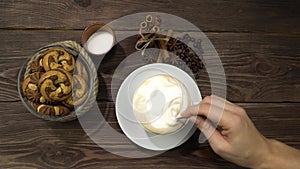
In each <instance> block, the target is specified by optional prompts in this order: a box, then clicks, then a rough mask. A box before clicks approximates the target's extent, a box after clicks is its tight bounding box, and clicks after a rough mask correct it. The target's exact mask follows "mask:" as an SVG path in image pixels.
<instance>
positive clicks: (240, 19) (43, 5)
mask: <svg viewBox="0 0 300 169" xmlns="http://www.w3.org/2000/svg"><path fill="white" fill-rule="evenodd" d="M299 5H300V3H299V2H298V1H295V0H279V1H276V2H274V1H272V0H265V1H259V0H247V1H241V0H234V1H231V2H228V1H219V0H202V1H177V0H168V1H162V0H154V1H138V0H126V1H110V0H101V1H91V0H74V1H72V0H68V1H59V0H53V1H49V0H43V1H39V0H33V1H29V2H25V1H22V0H7V1H1V2H0V16H1V18H0V28H21V29H23V28H34V29H35V28H39V29H45V28H49V29H83V28H84V27H85V26H87V25H89V24H91V23H93V22H104V23H108V22H111V21H112V20H114V19H117V18H119V17H122V16H125V15H128V14H133V13H137V12H145V11H158V12H164V13H169V14H173V15H177V16H179V17H182V18H185V19H187V20H189V21H190V22H192V23H193V24H195V25H196V26H197V27H199V28H201V29H202V30H204V31H222V32H224V31H225V32H228V31H229V32H284V33H299V28H300V24H299V16H300V14H299V12H298V8H299ZM131 24H134V23H130V22H129V23H128V25H131ZM121 25H124V24H121ZM125 25H126V24H125ZM126 28H127V27H126V26H123V27H120V29H121V30H122V29H126Z"/></svg>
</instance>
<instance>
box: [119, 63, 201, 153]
mask: <svg viewBox="0 0 300 169" xmlns="http://www.w3.org/2000/svg"><path fill="white" fill-rule="evenodd" d="M160 74H167V75H170V76H173V77H175V78H176V79H177V80H179V81H180V82H182V83H183V84H184V85H185V87H186V88H187V90H188V92H189V94H190V97H191V101H192V103H198V102H200V101H201V100H202V97H201V94H200V91H199V89H198V86H197V84H196V83H195V81H194V80H193V79H192V78H191V77H190V76H189V75H188V74H187V73H186V72H184V71H183V70H181V69H179V68H177V67H175V66H172V65H169V64H162V63H154V64H149V65H146V66H142V67H140V68H138V69H136V70H135V71H133V72H132V73H131V74H130V75H129V76H127V78H126V79H125V80H124V81H123V83H122V85H121V86H120V88H119V91H118V94H117V97H116V116H117V120H118V122H119V125H120V127H121V129H122V131H123V132H124V133H125V135H126V136H127V137H128V138H129V139H130V140H131V141H132V142H134V143H135V144H137V145H139V146H141V147H143V148H146V149H149V150H157V151H163V150H169V149H172V148H175V147H177V146H179V145H181V144H183V143H184V142H185V141H186V140H187V139H189V138H190V137H191V136H192V135H193V133H194V132H195V130H196V127H195V126H194V125H193V123H191V122H190V121H187V122H186V123H185V125H184V126H183V127H182V128H181V129H179V130H178V131H176V132H173V133H170V134H165V135H157V134H154V133H151V132H149V131H147V130H146V129H144V127H143V126H142V125H141V124H140V123H139V122H138V121H137V120H136V118H135V116H134V113H133V108H132V100H133V95H134V92H135V90H136V89H137V88H138V87H139V85H140V84H141V83H142V82H143V81H144V80H146V79H148V78H149V77H152V76H155V75H160Z"/></svg>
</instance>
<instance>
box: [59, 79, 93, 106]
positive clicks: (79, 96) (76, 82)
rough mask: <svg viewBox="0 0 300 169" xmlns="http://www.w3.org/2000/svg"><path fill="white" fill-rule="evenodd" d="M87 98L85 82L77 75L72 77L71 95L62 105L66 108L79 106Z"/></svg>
mask: <svg viewBox="0 0 300 169" xmlns="http://www.w3.org/2000/svg"><path fill="white" fill-rule="evenodd" d="M87 96H88V89H87V83H86V81H85V80H84V79H83V78H82V77H81V76H79V75H74V76H73V93H72V95H71V96H69V97H68V98H67V99H66V100H64V101H63V102H62V103H63V104H64V105H66V106H68V107H73V106H79V105H81V104H82V103H83V102H84V101H85V100H86V98H87Z"/></svg>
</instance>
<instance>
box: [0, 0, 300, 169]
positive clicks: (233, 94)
mask: <svg viewBox="0 0 300 169" xmlns="http://www.w3.org/2000/svg"><path fill="white" fill-rule="evenodd" d="M299 7H300V3H299V1H296V0H278V1H274V0H264V1H261V0H231V1H225V0H222V1H221V0H201V1H197V0H191V1H179V0H167V1H164V0H151V1H144V0H123V1H120V0H118V1H111V0H97V1H96V0H66V1H59V0H51V1H50V0H41V1H40V0H31V1H22V0H0V16H1V17H0V38H1V41H0V46H1V48H0V107H1V108H0V168H5V169H6V168H47V169H48V168H53V169H58V168H107V169H111V168H124V169H125V168H150V169H151V168H153V169H154V168H161V169H169V168H182V169H185V168H192V169H196V168H197V169H198V168H200V169H239V168H242V167H239V166H236V165H234V164H232V163H229V162H227V161H225V160H223V159H222V158H220V157H219V156H218V155H216V154H215V153H214V152H213V151H212V149H211V148H210V147H209V145H208V143H203V144H199V143H198V141H197V139H198V136H199V134H200V132H199V131H196V132H195V134H194V135H193V136H192V137H191V138H190V139H189V140H188V141H187V142H186V143H184V144H183V145H181V146H179V147H177V148H175V149H172V150H170V151H167V152H164V153H162V154H160V155H158V156H155V157H151V158H142V159H129V158H125V157H120V156H117V155H115V154H112V153H110V152H108V151H106V150H104V149H103V147H102V148H101V147H99V146H98V145H97V144H96V143H94V142H93V141H92V140H91V138H89V136H88V135H87V134H86V133H85V131H84V130H83V129H82V127H81V125H80V122H79V121H78V120H75V121H72V122H68V123H52V122H47V121H44V120H41V119H38V118H36V117H35V116H33V115H31V114H30V113H29V112H28V111H27V110H26V108H25V107H24V106H23V105H22V103H21V101H20V98H19V96H18V93H17V74H18V71H19V69H20V68H21V66H22V64H23V62H24V61H25V60H26V58H27V57H28V56H30V55H32V54H33V53H34V51H36V50H37V49H38V48H40V47H42V46H44V45H48V44H49V43H53V42H57V41H64V40H74V41H77V42H80V36H81V32H82V31H83V29H84V28H85V27H86V26H87V25H90V24H92V23H95V22H103V23H109V22H111V21H113V20H115V19H117V18H120V17H122V16H125V15H129V14H134V13H137V12H145V11H158V12H164V13H168V14H173V15H176V16H179V17H182V18H184V19H187V20H188V21H190V22H191V23H193V24H194V25H195V26H197V27H199V28H200V29H201V30H202V31H204V32H205V34H206V35H207V36H208V38H209V39H210V40H211V42H212V43H213V45H214V46H215V48H216V50H217V51H218V53H219V56H220V59H221V61H222V64H223V67H224V70H225V73H226V80H227V98H228V99H229V100H231V101H233V102H236V103H237V104H238V105H240V106H242V107H244V108H245V109H246V111H247V113H248V115H249V117H250V118H251V119H252V121H253V122H254V124H255V125H256V127H257V128H258V130H259V131H260V132H261V133H262V134H263V135H265V136H266V137H267V138H272V139H277V140H280V141H282V142H284V143H286V144H288V145H290V146H293V147H296V148H298V149H300V133H299V128H300V114H299V110H300V95H299V93H300V55H299V54H300V44H299V40H300V31H299V30H300V22H299V18H300V13H299V12H298V11H299ZM142 20H144V16H140V17H137V18H136V19H134V20H132V21H131V20H130V21H126V22H120V21H116V22H114V23H113V25H114V28H115V30H116V33H118V34H120V35H125V34H126V33H128V32H132V31H133V27H134V25H137V26H138V23H139V22H140V21H142ZM163 24H165V25H168V24H172V25H174V24H175V25H176V31H180V32H182V33H183V34H184V33H186V32H184V31H189V32H188V33H190V34H193V33H195V32H193V30H189V29H187V26H186V25H184V24H179V23H176V22H174V20H172V19H168V20H165V21H164V22H163ZM134 30H135V29H134ZM135 42H136V37H130V38H127V39H125V40H123V41H121V42H120V43H119V44H118V45H117V46H116V47H115V48H114V49H113V50H112V51H111V52H110V53H109V54H108V55H107V56H106V57H105V59H104V60H103V61H102V62H101V65H100V69H99V70H98V77H99V80H100V86H99V89H100V92H99V95H98V97H97V101H98V106H99V108H100V110H101V112H102V115H103V116H104V117H105V120H106V121H107V122H108V124H109V125H110V126H111V127H112V128H113V129H115V130H116V131H117V132H118V133H121V134H122V133H123V132H122V131H121V129H120V127H119V125H118V122H117V119H116V116H115V108H114V103H113V102H112V101H113V97H112V94H111V90H113V91H117V90H118V87H119V86H118V83H114V85H111V80H112V76H113V74H114V71H115V70H116V68H117V67H118V65H119V64H120V62H122V61H124V60H125V58H126V57H127V56H128V55H130V54H131V53H133V52H134V51H135V49H134V44H135ZM204 45H205V44H204ZM206 52H207V53H208V56H209V54H210V52H211V51H206ZM212 58H213V56H211V57H208V60H209V63H210V64H212V65H213V66H215V67H216V68H218V66H220V65H219V64H217V62H215V60H213V59H212ZM138 65H139V63H138V62H136V61H134V60H133V61H130V62H125V68H127V71H124V72H122V73H123V74H120V75H121V76H117V77H116V78H115V79H116V82H122V80H123V79H124V76H125V75H126V74H128V73H129V72H130V71H128V70H132V69H134V68H136V67H137V66H138ZM212 75H213V76H214V78H215V79H220V78H221V76H220V72H219V71H217V69H214V73H213V74H212ZM200 77H201V78H200V79H198V80H197V83H198V86H199V88H200V90H201V92H202V95H203V96H206V95H210V94H211V83H210V81H209V78H208V74H207V73H206V72H205V70H203V71H202V72H201V76H200ZM217 86H218V85H217ZM218 87H219V86H218ZM88 122H89V123H91V124H95V125H98V123H99V122H98V121H97V119H96V118H95V119H92V120H90V121H88ZM99 126H102V124H100V125H99ZM100 136H101V137H100V138H103V139H102V140H104V144H105V145H106V146H109V147H112V148H114V149H115V150H117V151H128V149H129V147H128V144H126V143H125V142H124V141H123V140H117V139H116V138H114V137H111V136H110V135H109V134H105V133H100Z"/></svg>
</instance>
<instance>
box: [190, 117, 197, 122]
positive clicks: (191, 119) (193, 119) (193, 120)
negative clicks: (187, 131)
mask: <svg viewBox="0 0 300 169" xmlns="http://www.w3.org/2000/svg"><path fill="white" fill-rule="evenodd" d="M189 120H190V121H191V122H193V123H196V122H197V116H191V117H189Z"/></svg>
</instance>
